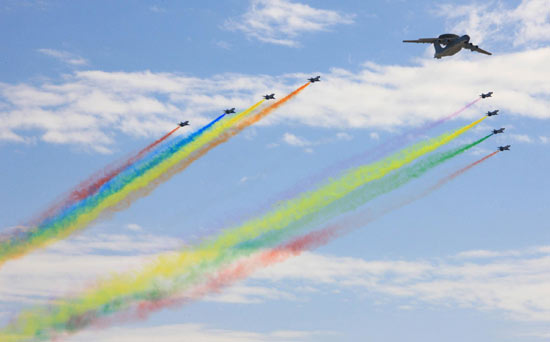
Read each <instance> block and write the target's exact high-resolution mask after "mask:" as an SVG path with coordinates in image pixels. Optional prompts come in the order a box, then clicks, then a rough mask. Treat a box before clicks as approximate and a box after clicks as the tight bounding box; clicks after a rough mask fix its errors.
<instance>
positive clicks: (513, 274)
mask: <svg viewBox="0 0 550 342" xmlns="http://www.w3.org/2000/svg"><path fill="white" fill-rule="evenodd" d="M549 251H550V248H549V247H548V246H543V247H536V248H529V249H526V250H519V251H466V252H462V253H459V254H458V256H459V258H458V259H457V257H456V256H453V257H450V258H443V259H441V258H436V259H432V260H419V261H399V260H397V261H389V260H385V261H366V260H362V259H357V258H344V257H330V256H323V255H319V254H315V253H310V252H308V253H304V254H303V255H302V256H300V257H297V258H294V259H291V260H289V261H287V262H285V263H283V264H278V265H276V266H274V267H271V268H268V269H264V270H261V271H259V272H258V273H257V274H256V275H255V276H254V277H253V278H254V279H256V280H259V279H263V280H269V281H271V282H273V283H280V284H288V282H289V281H292V280H298V281H299V282H300V284H302V285H310V286H314V287H319V286H321V285H323V284H325V285H331V288H337V289H346V288H347V289H350V290H352V289H360V291H361V292H362V293H364V292H365V290H366V291H367V292H368V293H376V294H377V295H376V297H377V298H380V296H384V297H385V298H387V299H394V300H396V301H398V304H399V305H407V306H412V307H417V306H418V305H421V303H425V304H429V305H436V306H446V307H448V306H455V307H460V308H469V309H475V310H482V311H491V312H493V313H497V314H499V315H503V316H505V317H508V318H510V319H515V320H520V321H532V322H541V321H542V322H550V299H549V298H550V255H549ZM463 258H466V259H468V261H467V262H457V261H460V260H461V259H463Z"/></svg>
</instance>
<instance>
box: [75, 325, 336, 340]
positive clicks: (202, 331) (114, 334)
mask: <svg viewBox="0 0 550 342" xmlns="http://www.w3.org/2000/svg"><path fill="white" fill-rule="evenodd" d="M321 335H324V336H326V335H334V333H332V332H329V331H301V330H276V331H271V332H265V333H260V332H253V331H239V330H225V329H215V328H212V327H209V326H205V325H202V324H191V323H188V324H174V325H158V326H153V327H139V326H138V327H136V326H132V327H120V328H119V327H117V328H111V329H98V330H93V331H85V332H83V333H79V334H77V335H74V336H69V337H67V338H65V340H67V341H68V342H96V341H102V342H150V341H158V342H181V341H182V340H186V341H193V342H283V341H284V342H291V341H296V342H298V341H313V340H315V337H318V336H321Z"/></svg>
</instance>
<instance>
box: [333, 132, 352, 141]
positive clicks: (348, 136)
mask: <svg viewBox="0 0 550 342" xmlns="http://www.w3.org/2000/svg"><path fill="white" fill-rule="evenodd" d="M336 139H339V140H346V141H350V140H352V139H353V136H352V135H351V134H349V133H346V132H339V133H336Z"/></svg>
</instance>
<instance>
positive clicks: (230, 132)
mask: <svg viewBox="0 0 550 342" xmlns="http://www.w3.org/2000/svg"><path fill="white" fill-rule="evenodd" d="M309 85H310V83H309V82H308V83H306V84H304V85H302V86H301V87H299V88H298V89H296V90H294V91H293V92H292V93H290V94H288V95H287V96H285V97H283V98H281V99H280V100H279V101H277V102H275V103H273V104H272V105H270V106H268V107H266V108H264V109H262V110H261V111H260V112H258V113H256V114H253V115H250V116H247V117H245V118H243V119H242V120H239V121H238V122H237V123H236V124H235V125H232V126H231V127H229V128H228V129H227V130H225V131H224V132H222V133H220V134H218V135H217V136H216V137H215V138H213V139H211V141H209V142H208V143H206V144H204V146H202V147H201V148H200V149H197V150H196V151H194V152H193V154H191V155H190V156H189V157H188V158H186V159H185V160H182V161H181V162H179V163H178V164H175V165H173V167H172V168H171V169H169V170H167V171H166V172H165V173H163V174H162V175H160V176H159V177H157V178H156V179H155V180H154V181H153V182H150V183H149V184H147V185H146V186H143V187H141V188H140V189H139V190H138V191H135V192H133V193H132V194H131V195H130V196H128V198H127V199H126V200H125V201H122V202H120V203H119V204H118V205H117V206H113V207H112V208H110V210H111V212H115V211H119V210H123V209H125V208H126V207H127V206H129V205H130V204H131V203H133V202H134V201H136V200H137V199H139V198H142V197H145V196H147V195H148V194H149V193H151V191H152V190H154V189H155V188H156V187H157V186H158V185H160V184H161V183H164V182H166V181H168V180H169V179H170V178H172V177H173V176H174V175H176V174H177V173H179V172H181V171H183V170H185V169H186V168H187V167H188V166H189V165H190V164H191V163H193V162H194V161H195V160H197V159H199V158H201V157H203V156H205V155H206V154H207V153H208V152H210V150H212V149H213V148H215V147H216V146H218V145H220V144H223V143H225V142H226V141H228V140H229V139H230V138H232V137H234V136H235V135H237V134H239V133H240V132H241V131H242V130H244V129H245V128H247V127H249V126H250V125H252V124H254V123H256V122H258V121H260V120H261V119H263V118H264V117H266V116H267V115H269V114H270V113H271V112H273V111H274V110H276V109H278V108H279V107H280V106H282V105H284V104H285V103H287V102H288V101H289V100H291V99H292V98H294V97H295V96H296V95H298V94H299V93H300V92H301V91H302V90H304V89H305V88H306V87H307V86H309Z"/></svg>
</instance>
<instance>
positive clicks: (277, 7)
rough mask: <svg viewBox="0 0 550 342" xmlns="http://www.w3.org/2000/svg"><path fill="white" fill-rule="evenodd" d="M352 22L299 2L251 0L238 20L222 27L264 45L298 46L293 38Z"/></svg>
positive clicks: (342, 16)
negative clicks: (238, 32) (240, 33)
mask: <svg viewBox="0 0 550 342" xmlns="http://www.w3.org/2000/svg"><path fill="white" fill-rule="evenodd" d="M351 23H353V16H351V15H346V14H340V13H338V12H335V11H330V10H324V9H317V8H313V7H310V6H308V5H306V4H301V3H298V2H291V1H287V0H252V1H251V4H250V8H249V9H248V11H247V12H246V13H245V14H243V15H242V17H241V18H238V19H230V20H227V21H226V22H225V27H226V28H227V29H229V30H238V31H242V32H244V33H245V34H246V35H247V36H248V37H250V38H254V39H257V40H260V41H262V42H265V43H272V44H278V45H285V46H297V45H298V42H297V41H296V38H297V37H298V36H299V35H300V34H302V33H306V32H316V31H326V30H327V29H328V28H329V27H331V26H334V25H337V24H351Z"/></svg>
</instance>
